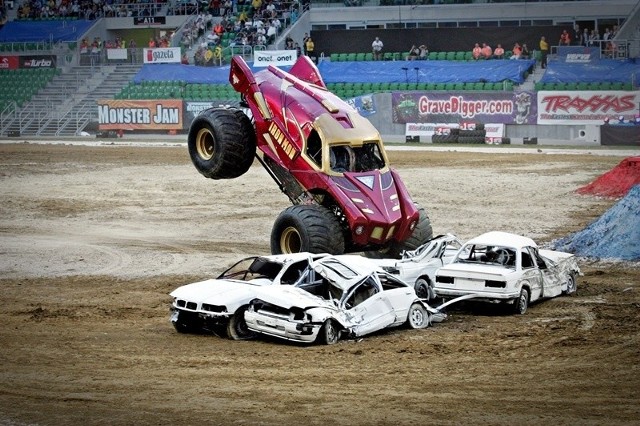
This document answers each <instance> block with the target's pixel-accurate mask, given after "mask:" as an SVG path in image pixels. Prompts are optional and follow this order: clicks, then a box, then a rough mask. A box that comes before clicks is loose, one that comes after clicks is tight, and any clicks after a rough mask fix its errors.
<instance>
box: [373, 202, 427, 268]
mask: <svg viewBox="0 0 640 426" xmlns="http://www.w3.org/2000/svg"><path fill="white" fill-rule="evenodd" d="M416 208H417V209H418V212H419V213H420V218H419V219H418V223H417V225H416V227H415V228H414V229H413V233H412V234H411V235H410V236H409V238H407V239H406V240H404V241H402V242H394V243H392V244H391V245H390V246H389V247H387V248H384V249H382V250H378V251H367V252H365V253H364V254H365V256H366V257H369V258H372V259H383V258H391V259H399V258H400V255H401V254H402V252H403V251H405V250H415V249H417V248H418V247H420V246H421V245H422V244H424V243H426V242H427V241H429V240H431V239H432V238H433V228H432V227H431V220H430V219H429V216H428V215H427V212H426V210H425V209H424V207H421V206H420V205H418V204H417V203H416Z"/></svg>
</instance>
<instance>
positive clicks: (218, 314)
mask: <svg viewBox="0 0 640 426" xmlns="http://www.w3.org/2000/svg"><path fill="white" fill-rule="evenodd" d="M323 256H325V255H324V254H311V253H292V254H282V255H273V256H252V257H248V258H245V259H242V260H240V261H239V262H237V263H235V264H234V265H232V266H231V267H230V268H228V269H227V270H226V271H224V272H223V273H222V274H220V276H218V278H217V279H208V280H205V281H200V282H196V283H192V284H187V285H184V286H181V287H178V288H177V289H175V290H174V291H172V292H171V296H172V297H173V302H172V305H171V322H172V324H173V326H174V327H175V329H176V330H177V331H178V332H179V333H194V332H213V333H215V334H218V335H224V334H226V335H227V336H228V337H229V338H231V339H234V340H239V339H248V338H251V337H253V336H254V335H255V333H253V332H251V331H250V330H249V329H247V327H246V324H245V322H244V311H245V309H246V307H247V305H248V303H249V302H250V301H251V300H252V299H253V298H255V293H254V292H255V289H256V288H258V287H261V286H266V285H287V284H293V283H294V282H296V281H297V280H298V279H299V278H300V276H301V275H302V273H303V272H304V271H305V270H306V269H307V267H308V266H309V264H310V263H311V262H312V261H314V260H317V259H319V258H321V257H323Z"/></svg>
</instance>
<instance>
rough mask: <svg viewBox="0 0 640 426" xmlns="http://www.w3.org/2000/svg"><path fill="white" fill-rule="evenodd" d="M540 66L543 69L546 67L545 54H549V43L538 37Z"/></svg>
mask: <svg viewBox="0 0 640 426" xmlns="http://www.w3.org/2000/svg"><path fill="white" fill-rule="evenodd" d="M539 47H540V66H541V67H542V68H543V69H544V68H547V55H548V54H549V43H547V39H546V38H545V37H544V36H542V37H540V46H539Z"/></svg>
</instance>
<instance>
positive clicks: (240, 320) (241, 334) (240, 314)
mask: <svg viewBox="0 0 640 426" xmlns="http://www.w3.org/2000/svg"><path fill="white" fill-rule="evenodd" d="M246 310H247V307H246V306H243V307H241V308H238V310H237V311H236V313H235V314H233V316H232V317H231V318H230V319H229V324H228V325H227V336H228V337H229V338H230V339H233V340H247V339H253V338H254V337H256V333H255V332H254V331H251V330H249V327H247V322H246V321H245V320H244V312H245V311H246Z"/></svg>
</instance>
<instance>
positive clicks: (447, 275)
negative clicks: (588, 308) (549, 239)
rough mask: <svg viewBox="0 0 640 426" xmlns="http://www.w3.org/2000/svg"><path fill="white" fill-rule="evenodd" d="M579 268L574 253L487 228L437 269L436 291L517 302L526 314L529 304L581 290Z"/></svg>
mask: <svg viewBox="0 0 640 426" xmlns="http://www.w3.org/2000/svg"><path fill="white" fill-rule="evenodd" d="M578 275H580V268H579V267H578V264H577V262H576V258H575V256H574V255H573V254H571V253H565V252H559V251H552V250H543V249H539V248H538V246H537V244H536V243H535V242H534V241H533V240H532V239H530V238H527V237H523V236H520V235H514V234H509V233H506V232H488V233H486V234H482V235H480V236H478V237H476V238H473V239H471V240H469V241H467V242H466V243H465V244H464V246H463V247H462V248H461V249H460V251H459V252H458V254H457V255H456V256H455V258H454V259H453V260H452V261H451V262H450V263H449V264H448V265H445V266H443V267H442V268H440V269H438V271H437V272H436V285H435V291H436V295H437V296H439V297H444V298H451V297H458V296H463V295H475V299H478V300H483V301H489V302H503V303H509V304H512V305H513V311H514V312H515V313H518V314H524V313H525V312H526V310H527V307H528V306H529V303H531V302H534V301H536V300H539V299H542V298H549V297H555V296H558V295H560V294H570V293H573V292H575V291H576V276H578Z"/></svg>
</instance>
